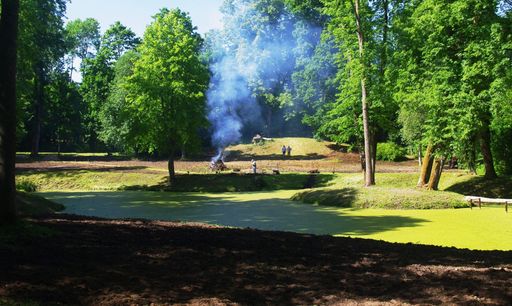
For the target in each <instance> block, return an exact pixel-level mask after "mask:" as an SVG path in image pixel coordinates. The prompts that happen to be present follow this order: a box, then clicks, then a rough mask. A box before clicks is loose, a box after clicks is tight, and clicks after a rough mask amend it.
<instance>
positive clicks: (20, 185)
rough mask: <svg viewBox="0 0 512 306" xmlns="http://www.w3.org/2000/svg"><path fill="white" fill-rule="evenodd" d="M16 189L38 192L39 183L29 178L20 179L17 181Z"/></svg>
mask: <svg viewBox="0 0 512 306" xmlns="http://www.w3.org/2000/svg"><path fill="white" fill-rule="evenodd" d="M16 190H20V191H25V192H36V191H37V185H36V184H35V183H34V182H32V181H29V180H18V181H17V182H16Z"/></svg>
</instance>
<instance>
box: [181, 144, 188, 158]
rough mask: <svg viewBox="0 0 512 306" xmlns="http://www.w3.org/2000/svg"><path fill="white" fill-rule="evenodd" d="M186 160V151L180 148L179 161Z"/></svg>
mask: <svg viewBox="0 0 512 306" xmlns="http://www.w3.org/2000/svg"><path fill="white" fill-rule="evenodd" d="M186 159H187V151H186V150H185V146H183V147H181V160H186Z"/></svg>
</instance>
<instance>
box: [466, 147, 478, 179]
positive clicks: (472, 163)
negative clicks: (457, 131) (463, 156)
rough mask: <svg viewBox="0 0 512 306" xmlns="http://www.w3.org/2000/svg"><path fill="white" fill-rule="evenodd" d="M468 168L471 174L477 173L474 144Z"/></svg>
mask: <svg viewBox="0 0 512 306" xmlns="http://www.w3.org/2000/svg"><path fill="white" fill-rule="evenodd" d="M468 168H469V172H470V173H471V174H473V175H476V152H475V148H474V145H473V146H472V147H471V150H470V151H469V154H468Z"/></svg>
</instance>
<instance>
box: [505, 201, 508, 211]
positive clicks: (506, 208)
mask: <svg viewBox="0 0 512 306" xmlns="http://www.w3.org/2000/svg"><path fill="white" fill-rule="evenodd" d="M505 212H506V213H508V202H507V201H505Z"/></svg>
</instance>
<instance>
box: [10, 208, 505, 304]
mask: <svg viewBox="0 0 512 306" xmlns="http://www.w3.org/2000/svg"><path fill="white" fill-rule="evenodd" d="M34 223H35V224H37V225H39V226H44V227H47V228H48V229H49V230H51V231H52V232H57V233H59V234H58V235H51V236H49V237H46V238H45V239H41V238H40V237H28V238H27V239H24V240H21V241H19V242H18V244H17V247H16V248H12V249H4V250H2V251H1V252H0V269H1V271H2V273H1V274H0V284H2V288H3V289H2V291H1V293H0V302H1V301H2V300H4V301H5V300H8V301H13V302H17V303H13V304H23V303H26V302H29V301H34V302H41V303H44V304H49V305H51V304H70V305H83V304H88V305H94V304H110V305H116V304H150V303H156V304H164V303H169V302H172V303H191V304H219V303H220V304H230V303H239V304H251V305H254V304H271V305H289V304H301V305H310V304H332V303H339V304H342V303H372V304H381V303H385V302H391V303H406V304H409V303H410V304H480V303H481V301H482V300H483V301H486V303H489V304H503V305H504V304H508V303H509V302H510V300H512V289H511V287H510V286H509V283H510V282H509V281H510V277H511V276H512V275H511V274H512V272H511V271H510V264H511V262H512V252H482V251H467V250H457V249H453V248H451V249H450V248H440V247H434V246H420V245H411V244H391V243H386V242H382V241H373V240H361V239H350V238H333V237H329V236H311V235H300V234H294V233H283V232H263V231H253V230H247V229H226V228H206V227H204V226H203V227H199V226H194V227H192V226H180V225H176V224H169V223H162V222H150V221H143V220H142V221H125V222H123V221H118V220H114V221H112V220H100V219H94V218H86V217H73V216H60V217H59V218H58V220H57V219H51V218H50V219H41V220H37V221H35V222H34ZM500 266H502V267H503V266H505V268H500ZM433 288H434V289H435V290H434V289H433ZM36 304H37V303H36Z"/></svg>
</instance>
